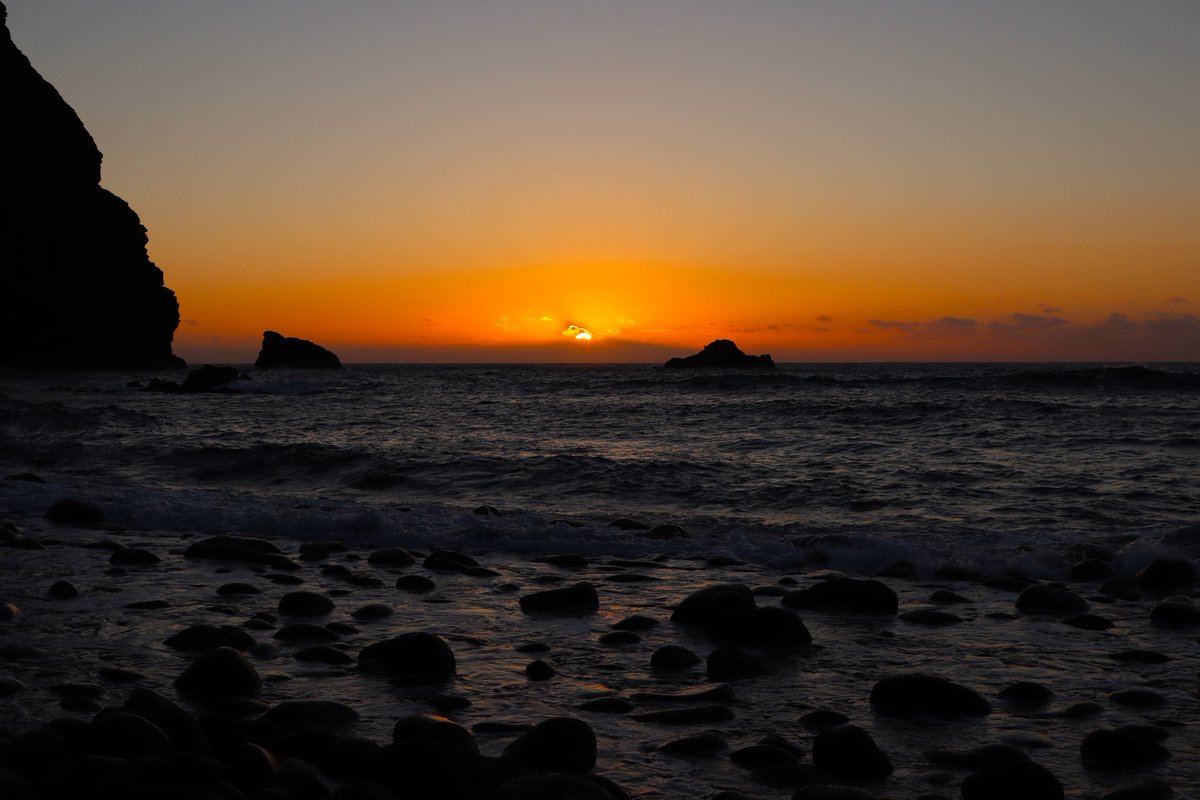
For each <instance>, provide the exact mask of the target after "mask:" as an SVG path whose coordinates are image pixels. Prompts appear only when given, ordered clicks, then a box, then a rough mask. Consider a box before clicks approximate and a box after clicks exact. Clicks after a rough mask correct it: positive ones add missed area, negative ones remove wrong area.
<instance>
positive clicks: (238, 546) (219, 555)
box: [183, 534, 296, 569]
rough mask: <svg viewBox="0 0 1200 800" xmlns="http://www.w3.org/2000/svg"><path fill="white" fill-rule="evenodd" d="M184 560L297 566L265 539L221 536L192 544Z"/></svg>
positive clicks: (285, 567) (278, 566) (288, 567)
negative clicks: (196, 559)
mask: <svg viewBox="0 0 1200 800" xmlns="http://www.w3.org/2000/svg"><path fill="white" fill-rule="evenodd" d="M183 555H184V558H204V559H214V560H216V561H234V562H239V563H243V564H263V565H266V566H270V567H274V568H276V569H295V568H296V564H295V562H293V561H292V560H291V559H289V558H288V557H287V556H285V555H284V554H283V551H282V550H280V549H279V548H278V547H276V546H275V545H273V544H271V543H270V542H268V541H266V540H264V539H253V538H250V537H247V536H228V535H225V534H221V535H218V536H209V537H208V538H206V539H201V540H200V541H198V542H196V543H195V544H192V545H191V546H189V547H188V549H187V550H185V551H184V553H183Z"/></svg>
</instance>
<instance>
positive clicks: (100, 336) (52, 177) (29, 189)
mask: <svg viewBox="0 0 1200 800" xmlns="http://www.w3.org/2000/svg"><path fill="white" fill-rule="evenodd" d="M6 17H7V13H6V11H5V9H4V7H3V5H0V84H2V85H3V86H4V110H5V115H4V116H5V124H4V126H3V129H2V131H0V173H2V174H3V175H4V180H3V184H2V188H0V191H2V192H3V206H4V209H5V211H4V214H3V215H0V264H3V269H0V367H18V368H40V367H54V368H100V369H128V368H148V369H159V368H166V367H181V366H183V365H184V364H183V361H182V360H181V359H179V358H177V357H175V356H174V355H173V354H172V353H171V340H172V339H173V337H174V334H175V329H176V327H178V325H179V304H178V303H177V302H176V300H175V294H174V292H172V291H171V290H170V289H168V288H166V286H164V285H163V274H162V270H160V269H159V268H158V267H156V266H155V265H154V264H153V262H151V261H150V259H149V257H148V256H147V254H146V244H147V238H146V229H145V228H144V227H142V223H141V220H140V219H138V216H137V214H136V213H134V211H133V209H131V208H130V207H129V206H128V204H126V203H125V201H124V200H122V199H121V198H119V197H117V196H116V195H115V194H112V193H111V192H109V191H107V190H105V189H103V188H101V186H100V161H101V154H100V151H99V149H98V148H97V147H96V143H95V141H93V139H92V137H91V135H90V134H89V133H88V132H87V129H86V128H84V126H83V123H82V122H81V121H80V119H79V117H78V115H76V113H75V111H74V110H73V109H72V108H71V107H70V106H69V105H67V103H66V101H64V100H63V98H62V96H60V95H59V93H58V92H57V91H56V90H55V88H54V87H53V86H52V85H50V83H48V82H47V81H46V80H45V79H43V78H42V76H41V75H39V74H38V73H37V71H36V70H35V69H34V68H33V66H32V65H31V64H30V63H29V59H28V58H26V57H25V55H24V54H23V53H21V51H20V50H18V49H17V47H16V45H15V44H14V43H13V41H12V39H11V36H10V34H9V31H8V28H7V25H6Z"/></svg>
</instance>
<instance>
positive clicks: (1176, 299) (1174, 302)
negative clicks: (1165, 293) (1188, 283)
mask: <svg viewBox="0 0 1200 800" xmlns="http://www.w3.org/2000/svg"><path fill="white" fill-rule="evenodd" d="M1167 302H1168V303H1170V304H1171V305H1182V304H1183V303H1186V302H1187V298H1186V297H1180V296H1179V295H1175V296H1174V297H1168V298H1167Z"/></svg>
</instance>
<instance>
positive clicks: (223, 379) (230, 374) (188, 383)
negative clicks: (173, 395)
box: [146, 364, 240, 394]
mask: <svg viewBox="0 0 1200 800" xmlns="http://www.w3.org/2000/svg"><path fill="white" fill-rule="evenodd" d="M239 377H240V376H239V375H238V371H237V370H236V369H234V368H233V367H214V366H212V365H211V364H205V365H204V366H203V367H200V369H194V370H192V371H191V372H189V373H188V376H187V377H186V378H184V381H183V383H182V384H181V385H180V386H179V391H180V392H182V393H184V394H195V393H198V392H215V391H217V390H218V389H223V388H225V387H226V386H228V385H229V384H231V383H233V382H234V381H236V380H237V379H238V378H239ZM172 383H173V381H159V382H158V383H157V384H156V383H154V382H153V381H152V382H151V385H149V386H147V387H146V389H147V390H148V391H164V390H166V391H170V389H167V388H165V387H169V386H171V385H172Z"/></svg>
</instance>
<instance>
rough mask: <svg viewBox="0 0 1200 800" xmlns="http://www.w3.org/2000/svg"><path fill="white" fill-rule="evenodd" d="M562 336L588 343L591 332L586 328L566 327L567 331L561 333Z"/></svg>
mask: <svg viewBox="0 0 1200 800" xmlns="http://www.w3.org/2000/svg"><path fill="white" fill-rule="evenodd" d="M563 336H569V337H570V338H572V339H577V340H580V341H584V342H588V341H591V339H592V332H591V331H589V330H588V329H587V328H581V327H580V326H578V325H568V326H567V329H566V330H565V331H563Z"/></svg>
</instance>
